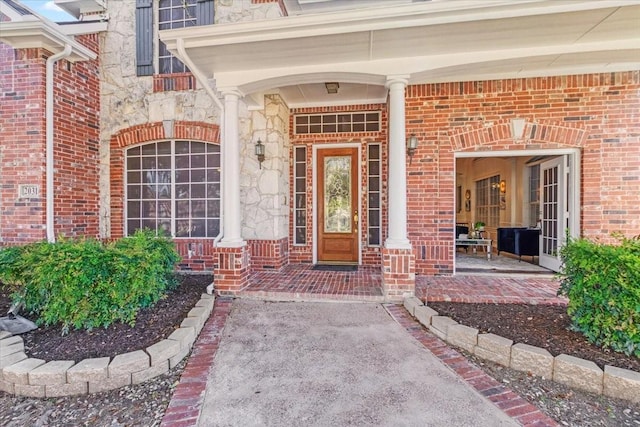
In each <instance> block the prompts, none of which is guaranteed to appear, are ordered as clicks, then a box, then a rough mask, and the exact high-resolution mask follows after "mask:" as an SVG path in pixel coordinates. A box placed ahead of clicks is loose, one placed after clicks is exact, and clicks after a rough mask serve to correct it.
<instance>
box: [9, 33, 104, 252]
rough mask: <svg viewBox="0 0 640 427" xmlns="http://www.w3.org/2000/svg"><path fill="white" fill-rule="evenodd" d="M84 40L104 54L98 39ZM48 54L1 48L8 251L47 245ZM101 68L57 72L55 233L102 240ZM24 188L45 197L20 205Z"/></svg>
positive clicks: (65, 67)
mask: <svg viewBox="0 0 640 427" xmlns="http://www.w3.org/2000/svg"><path fill="white" fill-rule="evenodd" d="M77 40H78V41H80V42H81V43H83V44H84V45H85V46H87V47H89V48H90V49H92V50H93V51H96V52H97V50H98V38H97V36H82V37H78V38H77ZM49 56H50V53H49V52H47V51H45V50H42V49H18V50H14V49H12V48H11V47H9V46H7V45H3V44H0V75H2V79H1V83H0V97H1V99H2V107H1V108H0V129H2V142H1V144H2V145H1V148H2V154H1V160H0V172H1V175H2V187H1V189H0V213H1V216H0V233H1V236H0V238H1V239H2V243H3V244H16V243H26V242H30V241H35V240H42V239H44V238H46V206H45V198H46V181H45V180H46V176H45V155H46V153H45V151H46V147H45V145H46V142H45V138H46V134H45V132H46V123H45V96H46V95H45V80H46V59H47V57H49ZM98 67H99V64H98V61H97V60H95V61H85V62H77V63H74V64H72V63H70V62H68V61H66V60H60V61H58V62H57V63H56V64H55V66H54V95H53V96H54V126H53V132H54V217H55V219H54V232H55V234H56V235H57V236H60V235H65V236H80V235H83V236H84V235H87V236H93V237H97V236H98V167H99V161H98V160H99V159H98V131H99V126H100V125H99V121H98V120H99V110H100V93H99V81H98ZM20 184H35V185H39V186H40V197H39V198H36V199H19V198H18V186H19V185H20Z"/></svg>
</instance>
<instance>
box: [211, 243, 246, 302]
mask: <svg viewBox="0 0 640 427" xmlns="http://www.w3.org/2000/svg"><path fill="white" fill-rule="evenodd" d="M214 253H215V255H214V259H215V260H216V261H217V262H216V264H217V265H216V266H215V267H214V270H213V286H214V288H215V290H216V294H218V295H221V296H224V295H229V296H234V295H235V294H236V293H237V292H238V291H239V290H241V289H242V288H244V287H245V286H247V285H248V284H249V268H250V264H251V252H250V250H249V247H248V246H247V245H244V246H242V247H239V248H224V247H222V248H221V247H217V248H215V249H214Z"/></svg>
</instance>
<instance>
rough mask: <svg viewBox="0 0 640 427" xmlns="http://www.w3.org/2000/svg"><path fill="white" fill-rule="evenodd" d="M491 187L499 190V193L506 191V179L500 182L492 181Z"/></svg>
mask: <svg viewBox="0 0 640 427" xmlns="http://www.w3.org/2000/svg"><path fill="white" fill-rule="evenodd" d="M491 189H492V190H500V192H501V193H506V192H507V181H505V180H504V179H503V180H501V181H500V182H494V183H492V184H491Z"/></svg>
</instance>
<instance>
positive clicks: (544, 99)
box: [406, 71, 640, 275]
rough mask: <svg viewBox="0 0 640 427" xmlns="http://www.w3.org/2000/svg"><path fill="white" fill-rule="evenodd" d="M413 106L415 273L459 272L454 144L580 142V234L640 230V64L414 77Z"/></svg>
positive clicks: (476, 147)
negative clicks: (515, 121)
mask: <svg viewBox="0 0 640 427" xmlns="http://www.w3.org/2000/svg"><path fill="white" fill-rule="evenodd" d="M406 114H407V119H406V123H407V134H411V133H415V134H416V135H417V136H418V138H419V140H420V145H419V146H418V150H417V152H416V155H415V156H414V159H413V162H412V165H408V169H407V172H408V188H407V195H408V229H409V230H408V231H409V238H410V240H411V242H412V245H413V247H414V250H415V252H416V272H417V273H419V274H427V275H433V274H450V273H451V272H452V271H453V256H454V253H453V250H454V245H453V225H454V221H455V213H454V190H455V176H454V166H455V163H454V162H455V159H454V152H461V151H472V152H473V151H482V152H486V151H498V150H509V151H514V152H517V151H518V150H524V149H553V148H562V147H579V148H580V149H581V156H582V165H581V171H582V172H581V181H582V188H581V189H579V191H580V196H581V197H580V198H581V212H580V214H581V224H582V229H581V230H580V234H581V235H583V236H585V237H590V238H598V239H602V240H608V239H610V238H611V237H610V235H611V233H613V232H616V231H620V232H622V233H623V234H625V235H627V236H633V235H637V234H638V233H639V232H640V207H639V206H638V203H637V194H640V173H639V172H640V120H639V119H640V71H633V72H621V73H607V74H590V75H576V76H554V77H542V78H527V79H510V80H496V81H479V82H465V83H442V84H430V85H416V86H410V87H408V88H407V99H406ZM514 117H520V118H524V119H526V120H527V126H526V127H525V130H524V136H525V138H524V141H522V142H517V141H513V140H512V139H511V137H510V132H509V129H508V121H509V120H510V119H511V118H514Z"/></svg>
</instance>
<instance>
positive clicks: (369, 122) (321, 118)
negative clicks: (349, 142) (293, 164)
mask: <svg viewBox="0 0 640 427" xmlns="http://www.w3.org/2000/svg"><path fill="white" fill-rule="evenodd" d="M294 129H295V133H296V135H305V134H317V133H341V132H378V131H380V112H379V111H373V112H366V113H363V112H354V113H326V114H299V115H296V116H295V117H294Z"/></svg>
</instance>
